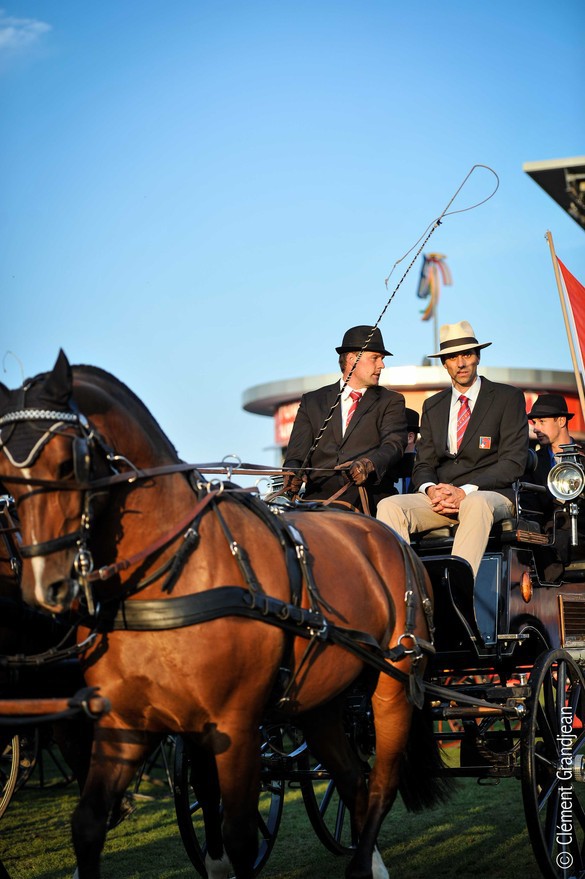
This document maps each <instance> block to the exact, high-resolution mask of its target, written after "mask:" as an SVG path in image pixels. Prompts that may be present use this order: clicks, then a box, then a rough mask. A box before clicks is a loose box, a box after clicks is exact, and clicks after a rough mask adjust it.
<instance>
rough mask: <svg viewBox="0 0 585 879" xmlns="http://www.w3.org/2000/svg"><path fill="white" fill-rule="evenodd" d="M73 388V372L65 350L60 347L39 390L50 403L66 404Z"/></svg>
mask: <svg viewBox="0 0 585 879" xmlns="http://www.w3.org/2000/svg"><path fill="white" fill-rule="evenodd" d="M72 390H73V374H72V372H71V366H70V365H69V361H68V360H67V356H66V355H65V352H64V351H63V349H62V348H61V350H60V351H59V356H58V357H57V360H56V361H55V365H54V367H53V369H52V371H51V372H49V373H48V374H47V377H46V378H45V381H44V383H43V388H42V391H41V394H42V396H43V397H44V398H45V399H47V400H50V401H51V402H52V403H58V404H60V405H62V406H66V405H67V403H68V402H69V398H70V397H71V392H72Z"/></svg>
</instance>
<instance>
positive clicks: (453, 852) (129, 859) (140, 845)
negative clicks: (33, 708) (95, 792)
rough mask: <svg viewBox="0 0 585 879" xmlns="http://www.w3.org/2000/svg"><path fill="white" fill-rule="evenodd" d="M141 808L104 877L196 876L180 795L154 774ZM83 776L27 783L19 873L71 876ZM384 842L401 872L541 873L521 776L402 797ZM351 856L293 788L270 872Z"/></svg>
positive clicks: (11, 864) (11, 820)
mask: <svg viewBox="0 0 585 879" xmlns="http://www.w3.org/2000/svg"><path fill="white" fill-rule="evenodd" d="M141 792H144V793H146V794H148V795H151V796H152V799H139V800H138V801H137V804H136V805H137V808H136V811H135V812H134V814H133V815H132V816H131V817H130V818H128V819H127V820H126V821H124V822H123V823H122V824H121V825H120V826H119V827H117V828H115V829H114V830H113V831H112V832H111V833H110V834H109V836H108V840H107V843H106V848H105V851H104V855H103V877H104V879H122V877H123V879H183V877H185V879H186V877H194V876H195V875H196V874H195V871H194V869H193V867H192V866H191V864H190V861H189V860H188V858H187V856H186V854H185V851H184V849H183V847H182V843H181V840H180V837H179V833H178V830H177V825H176V821H175V812H174V804H173V800H172V797H171V796H170V793H168V792H167V790H166V788H165V787H164V785H161V784H156V785H153V784H149V783H145V784H143V786H142V787H141ZM76 799H77V794H76V789H75V786H74V785H69V786H67V787H65V788H44V789H41V788H40V787H39V785H38V778H36V776H35V775H33V777H32V778H31V780H30V781H29V782H28V784H27V785H26V786H25V787H24V788H22V789H21V790H20V791H18V792H17V794H16V795H15V797H14V799H13V801H12V802H11V804H10V806H9V808H8V810H7V812H6V813H5V815H4V817H3V818H2V819H0V858H1V859H2V860H3V861H4V864H5V866H6V868H7V870H8V872H9V874H10V876H11V879H71V877H72V875H73V871H74V859H73V852H72V847H71V843H70V834H69V817H70V814H71V812H72V810H73V808H74V806H75V803H76ZM380 848H381V851H382V854H383V857H384V860H385V863H386V865H387V867H388V869H389V871H390V875H391V877H393V879H398V877H399V879H423V877H424V879H429V877H433V879H452V877H453V876H456V877H457V879H481V877H485V879H487V877H489V879H518V877H520V876H521V877H522V879H538V877H539V875H540V874H539V872H538V869H537V867H536V864H535V861H534V856H533V854H532V850H531V848H530V844H529V842H528V837H527V834H526V829H525V822H524V812H523V808H522V799H521V790H520V784H519V782H518V781H516V780H515V779H504V780H502V781H501V782H500V784H498V785H478V784H477V782H476V781H475V779H464V780H461V781H460V782H458V786H457V790H456V792H455V794H454V795H453V797H452V799H451V801H450V803H449V804H448V805H445V806H441V807H440V808H438V809H435V810H433V811H429V812H426V813H423V814H422V815H417V816H413V815H409V814H408V813H407V812H406V811H405V810H404V808H403V806H402V804H401V803H397V805H396V806H395V809H394V810H393V811H392V813H391V814H390V816H389V817H388V819H387V820H386V822H385V824H384V827H383V831H382V834H381V837H380ZM344 869H345V859H344V858H340V857H336V856H335V855H332V854H330V853H329V852H328V851H327V850H326V849H324V848H323V846H322V845H321V844H320V842H319V841H318V840H317V837H316V836H315V834H314V832H313V830H312V828H311V826H310V823H309V820H308V818H307V815H306V812H305V810H304V807H303V803H302V798H301V795H300V792H299V791H298V790H290V791H288V792H287V796H286V801H285V806H284V814H283V818H282V823H281V827H280V832H279V835H278V839H277V842H276V845H275V847H274V850H273V852H272V856H271V858H270V860H269V862H268V864H267V865H266V867H265V869H264V871H263V873H262V874H261V875H262V877H263V879H321V877H323V876H326V877H328V879H336V877H340V879H341V877H343V876H344Z"/></svg>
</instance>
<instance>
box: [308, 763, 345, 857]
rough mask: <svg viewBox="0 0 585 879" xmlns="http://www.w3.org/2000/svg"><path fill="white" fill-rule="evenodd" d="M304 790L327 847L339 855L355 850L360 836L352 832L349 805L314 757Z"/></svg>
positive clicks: (322, 839) (310, 819)
mask: <svg viewBox="0 0 585 879" xmlns="http://www.w3.org/2000/svg"><path fill="white" fill-rule="evenodd" d="M301 793H302V795H303V802H304V804H305V809H306V811H307V815H308V816H309V821H310V822H311V824H312V826H313V829H314V831H315V833H316V834H317V837H318V838H319V840H320V841H321V842H322V843H323V845H324V846H325V848H328V849H329V851H330V852H333V854H335V855H347V854H349V853H350V852H352V851H353V850H354V849H355V847H356V845H357V838H356V837H355V836H354V835H353V833H352V828H351V821H350V814H349V809H348V808H347V807H346V805H345V803H344V802H343V800H342V799H341V797H340V796H339V793H338V791H337V786H336V784H335V782H334V781H333V779H332V778H331V776H330V774H329V772H328V771H327V770H326V769H325V767H324V766H323V765H322V764H321V763H317V762H316V761H315V760H311V763H310V765H309V766H308V768H307V771H306V773H303V777H302V778H301Z"/></svg>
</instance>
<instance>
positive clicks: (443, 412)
mask: <svg viewBox="0 0 585 879" xmlns="http://www.w3.org/2000/svg"><path fill="white" fill-rule="evenodd" d="M452 390H453V389H452V387H448V388H446V389H445V390H444V391H440V392H439V393H438V394H435V395H434V396H433V397H430V398H429V399H428V400H426V401H425V403H424V405H423V410H422V417H421V428H420V434H421V435H420V440H419V442H418V444H417V450H416V461H415V465H414V470H413V474H412V478H413V482H414V489H415V491H418V489H419V488H420V486H421V485H424V484H425V483H426V482H433V483H439V482H445V483H447V484H450V485H456V486H461V485H466V484H471V485H477V487H478V488H479V489H481V490H483V491H498V492H500V494H503V495H505V496H506V497H507V498H509V499H510V500H514V492H513V490H512V484H513V483H514V482H515V481H516V480H517V479H520V478H521V476H522V475H523V473H524V471H525V469H526V461H527V457H528V419H527V417H526V402H525V399H524V394H523V393H522V391H520V390H519V389H518V388H513V387H511V386H510V385H503V384H496V383H495V382H491V381H489V379H487V378H482V379H481V388H480V391H479V395H478V397H477V400H476V402H475V406H474V407H473V412H472V413H471V418H470V420H469V424H468V425H467V430H466V431H465V436H464V437H463V442H462V443H461V448H460V449H459V451H458V452H457V454H456V455H452V454H451V453H450V452H449V448H448V432H449V411H450V407H451V394H452Z"/></svg>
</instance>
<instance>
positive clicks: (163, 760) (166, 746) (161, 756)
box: [132, 736, 175, 800]
mask: <svg viewBox="0 0 585 879" xmlns="http://www.w3.org/2000/svg"><path fill="white" fill-rule="evenodd" d="M174 757H175V737H174V736H165V737H164V739H163V740H162V742H161V743H160V745H157V747H156V749H155V750H154V752H153V753H152V754H151V755H150V757H148V758H147V759H146V760H145V761H144V763H143V764H142V766H141V767H140V769H139V770H138V772H137V773H136V778H135V779H134V790H133V794H132V796H134V797H137V798H139V799H145V800H153V799H154V798H155V797H154V793H155V792H161V791H162V794H163V796H165V795H166V796H168V795H169V793H170V794H172V793H173V764H174ZM141 787H142V790H141V789H140V788H141ZM147 789H148V790H149V791H151V792H150V793H146V792H145V791H146V790H147Z"/></svg>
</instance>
